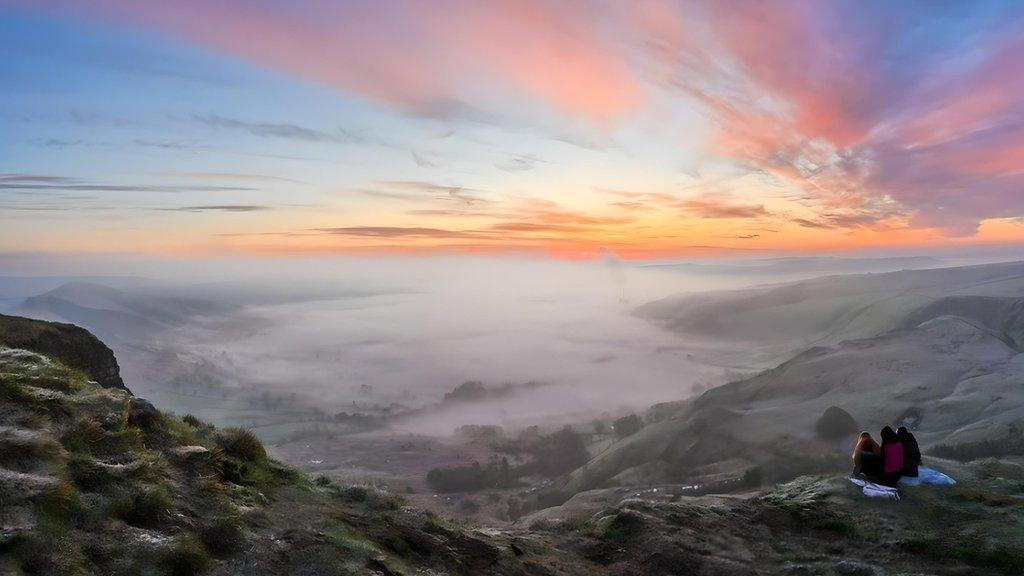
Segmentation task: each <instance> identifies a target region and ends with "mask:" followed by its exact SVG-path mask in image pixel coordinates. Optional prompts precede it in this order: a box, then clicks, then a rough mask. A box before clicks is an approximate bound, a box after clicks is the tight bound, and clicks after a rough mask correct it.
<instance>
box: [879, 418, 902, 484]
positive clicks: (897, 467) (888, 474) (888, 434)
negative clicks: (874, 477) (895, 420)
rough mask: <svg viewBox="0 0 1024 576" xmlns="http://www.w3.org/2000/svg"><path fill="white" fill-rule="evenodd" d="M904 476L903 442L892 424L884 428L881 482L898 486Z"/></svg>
mask: <svg viewBox="0 0 1024 576" xmlns="http://www.w3.org/2000/svg"><path fill="white" fill-rule="evenodd" d="M901 476H903V443H902V442H900V437H899V435H898V434H896V431H895V430H893V429H892V427H891V426H886V427H885V428H882V477H881V479H879V480H878V483H879V484H882V485H885V486H896V483H897V482H899V481H900V477H901Z"/></svg>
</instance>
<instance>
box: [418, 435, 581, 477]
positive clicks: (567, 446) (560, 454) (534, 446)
mask: <svg viewBox="0 0 1024 576" xmlns="http://www.w3.org/2000/svg"><path fill="white" fill-rule="evenodd" d="M495 446H496V447H497V448H499V449H501V450H502V451H505V452H508V453H515V454H527V455H528V456H529V459H528V460H527V462H526V463H524V464H521V465H519V466H511V465H510V464H509V461H508V458H501V459H500V460H492V461H491V462H490V463H488V464H487V466H481V465H480V463H479V462H474V463H473V464H471V465H469V466H458V467H454V468H435V469H433V470H431V471H430V472H429V473H428V474H427V482H428V483H429V484H430V486H431V487H433V488H434V489H435V490H437V491H438V492H469V491H473V490H482V489H486V488H510V487H514V486H517V485H518V483H519V480H518V479H519V478H521V477H523V476H529V475H533V474H537V475H540V476H544V477H546V478H554V477H556V476H559V475H561V474H565V473H567V472H571V471H572V470H575V469H576V468H579V467H580V466H582V465H583V464H586V462H587V460H588V459H589V454H588V453H587V445H586V442H584V440H583V436H581V435H580V434H579V433H578V432H576V431H575V430H573V429H572V428H571V427H569V426H566V427H565V428H562V429H561V430H559V431H557V432H555V433H553V434H550V435H547V436H535V437H534V436H532V435H527V436H526V437H525V438H524V437H520V438H519V440H518V441H510V442H506V443H503V444H502V445H501V446H500V447H499V446H498V445H495Z"/></svg>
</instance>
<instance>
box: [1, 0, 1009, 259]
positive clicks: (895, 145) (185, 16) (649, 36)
mask: <svg viewBox="0 0 1024 576" xmlns="http://www.w3.org/2000/svg"><path fill="white" fill-rule="evenodd" d="M1022 25H1024V4H1022V3H1020V2H1013V1H1008V2H998V1H989V0H977V1H972V2H945V1H940V0H931V1H919V2H914V1H905V2H887V1H864V0H858V1H824V0H821V1H816V0H808V1H770V2H758V1H749V2H747V1H732V0H724V1H715V2H710V1H708V2H695V1H685V0H682V1H675V2H670V1H661V0H651V1H643V0H641V1H636V2H616V1H610V0H609V1H602V0H593V1H588V2H583V1H555V0H551V1H543V0H515V1H513V0H490V1H488V2H476V1H469V0H466V1H463V0H433V1H418V0H406V1H395V0H378V1H375V2H360V1H328V0H303V1H298V0H294V1H289V2H283V1H277V0H175V1H174V2H167V1H161V0H93V1H90V2H84V1H73V0H0V82H2V89H0V251H2V252H8V253H80V252H88V253H125V252H129V253H141V254H152V255H174V256H185V257H188V256H192V255H218V254H231V255H237V254H242V255H250V254H251V255H285V256H287V255H317V256H323V255H333V254H338V255H358V256H391V255H402V256H408V255H418V254H437V253H459V254H475V255H480V254H483V255H490V254H538V255H543V256H552V257H556V258H565V259H590V258H605V257H608V256H615V257H618V258H623V259H640V260H649V259H660V258H678V257H695V256H711V255H713V256H719V255H736V254H738V255H743V256H752V255H759V254H773V253H781V252H785V253H794V252H797V253H817V252H836V251H847V250H863V249H877V248H919V247H929V248H933V247H957V246H973V245H1016V244H1019V243H1024V66H1021V65H1020V62H1022V61H1024V36H1022V35H1021V34H1020V30H1021V29H1022Z"/></svg>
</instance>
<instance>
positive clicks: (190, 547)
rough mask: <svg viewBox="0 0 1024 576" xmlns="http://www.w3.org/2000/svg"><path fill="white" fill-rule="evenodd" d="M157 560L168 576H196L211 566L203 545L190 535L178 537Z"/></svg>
mask: <svg viewBox="0 0 1024 576" xmlns="http://www.w3.org/2000/svg"><path fill="white" fill-rule="evenodd" d="M159 560H160V564H161V565H163V566H164V567H165V568H166V569H167V573H168V574H169V575H170V576H196V575H198V574H203V573H205V572H206V571H208V570H209V569H210V566H211V565H212V564H213V558H211V557H210V553H209V552H207V551H206V548H204V547H203V543H202V542H200V541H199V540H198V539H196V538H195V537H193V536H190V535H183V536H179V537H178V538H177V539H176V540H175V543H174V545H173V546H172V547H171V548H169V549H167V550H165V551H164V552H163V553H162V554H160V558H159Z"/></svg>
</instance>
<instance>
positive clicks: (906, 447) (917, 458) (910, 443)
mask: <svg viewBox="0 0 1024 576" xmlns="http://www.w3.org/2000/svg"><path fill="white" fill-rule="evenodd" d="M896 436H897V437H899V439H900V444H903V475H904V476H909V477H911V478H917V474H918V471H917V469H918V467H919V466H921V448H920V447H918V445H917V438H914V435H913V434H911V433H910V430H907V427H906V426H900V427H899V429H898V430H896Z"/></svg>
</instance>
